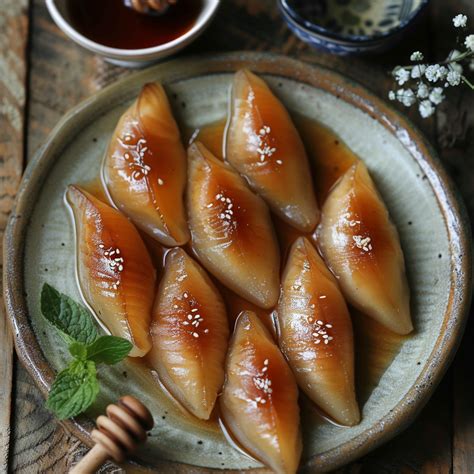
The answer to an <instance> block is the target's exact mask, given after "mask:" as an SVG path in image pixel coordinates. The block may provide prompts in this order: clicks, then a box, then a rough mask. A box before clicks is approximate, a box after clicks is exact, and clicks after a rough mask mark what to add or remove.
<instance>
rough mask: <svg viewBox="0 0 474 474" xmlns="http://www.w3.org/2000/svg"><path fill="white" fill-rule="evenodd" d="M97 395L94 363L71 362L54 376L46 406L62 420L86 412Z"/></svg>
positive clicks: (97, 386)
mask: <svg viewBox="0 0 474 474" xmlns="http://www.w3.org/2000/svg"><path fill="white" fill-rule="evenodd" d="M98 393H99V383H98V381H97V373H96V367H95V363H94V362H93V361H90V360H73V361H72V362H71V363H70V364H69V367H67V368H66V369H64V370H62V371H61V372H59V374H58V375H57V376H56V380H55V381H54V383H53V385H52V386H51V390H50V392H49V396H48V400H47V402H46V406H47V407H48V408H49V409H50V410H51V411H53V412H54V413H55V415H56V416H57V417H58V418H59V419H60V420H64V419H66V418H72V417H73V416H76V415H79V413H82V412H83V411H85V410H87V408H89V407H90V406H91V404H92V403H93V402H94V400H95V398H96V396H97V394H98Z"/></svg>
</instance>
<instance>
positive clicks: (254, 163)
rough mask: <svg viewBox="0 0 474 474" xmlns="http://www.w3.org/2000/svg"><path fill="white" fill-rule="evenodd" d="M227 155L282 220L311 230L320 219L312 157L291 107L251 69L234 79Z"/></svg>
mask: <svg viewBox="0 0 474 474" xmlns="http://www.w3.org/2000/svg"><path fill="white" fill-rule="evenodd" d="M231 101H232V102H231V105H232V109H231V116H230V122H229V126H228V131H227V137H226V160H228V161H229V163H230V164H231V165H232V166H233V167H234V168H236V169H237V170H238V171H239V173H241V174H242V175H244V176H245V177H246V178H247V179H248V181H249V183H250V186H251V187H252V188H253V189H254V190H255V191H256V192H257V193H258V194H260V195H261V196H262V197H263V199H265V201H266V202H267V204H268V205H269V206H270V208H271V209H272V210H273V211H274V212H275V213H276V214H277V215H278V216H279V217H281V218H282V219H283V220H285V221H286V222H288V223H289V224H291V225H292V226H294V227H296V228H297V229H299V230H301V231H303V232H310V231H311V230H313V229H314V227H315V226H316V224H317V222H318V220H319V210H318V206H317V203H316V198H315V194H314V190H313V183H312V179H311V173H310V168H309V164H308V159H307V156H306V152H305V149H304V145H303V142H302V141H301V138H300V136H299V134H298V131H297V130H296V128H295V126H294V124H293V122H292V120H291V118H290V116H289V114H288V112H287V110H286V109H285V107H284V106H283V104H282V103H281V102H280V101H279V100H278V99H277V98H276V97H275V95H273V93H272V92H271V90H270V89H269V87H268V86H267V84H266V83H265V82H264V81H263V80H262V79H260V78H259V77H257V76H256V75H255V74H252V73H251V72H250V71H247V70H241V71H238V72H237V73H236V75H235V78H234V84H233V89H232V99H231Z"/></svg>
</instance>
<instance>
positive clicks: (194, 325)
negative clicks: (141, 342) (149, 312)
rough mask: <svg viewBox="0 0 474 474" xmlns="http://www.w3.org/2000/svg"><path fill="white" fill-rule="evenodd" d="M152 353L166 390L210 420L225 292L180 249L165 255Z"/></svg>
mask: <svg viewBox="0 0 474 474" xmlns="http://www.w3.org/2000/svg"><path fill="white" fill-rule="evenodd" d="M151 335H152V339H153V347H152V349H151V351H150V353H149V355H148V360H149V361H151V363H152V366H153V368H154V369H155V370H156V371H157V372H158V375H159V377H160V379H161V382H162V383H163V384H164V385H165V386H166V388H167V389H168V391H169V392H170V393H171V394H172V395H173V396H174V397H175V398H176V399H177V400H178V401H179V402H180V403H181V404H182V405H183V406H184V407H186V408H187V409H188V410H189V411H190V412H191V413H193V414H194V415H195V416H197V417H198V418H201V419H204V420H207V419H208V418H209V416H210V414H211V412H212V410H213V408H214V404H215V402H216V398H217V394H218V393H219V391H220V390H221V388H222V384H223V383H224V361H225V356H226V352H227V344H228V339H229V322H228V320H227V315H226V308H225V305H224V301H223V300H222V297H221V295H220V294H219V292H218V290H217V288H216V287H215V286H214V284H213V283H212V281H211V279H210V278H209V276H208V275H207V274H206V272H205V271H204V270H203V269H202V268H201V266H200V265H199V264H198V263H197V262H196V261H195V260H193V259H192V258H191V257H189V256H188V255H187V254H186V252H185V251H184V250H182V249H180V248H175V249H173V250H172V251H171V252H169V253H168V254H167V255H166V264H165V271H164V275H163V277H162V279H161V282H160V286H159V289H158V294H157V297H156V301H155V306H154V309H153V320H152V324H151Z"/></svg>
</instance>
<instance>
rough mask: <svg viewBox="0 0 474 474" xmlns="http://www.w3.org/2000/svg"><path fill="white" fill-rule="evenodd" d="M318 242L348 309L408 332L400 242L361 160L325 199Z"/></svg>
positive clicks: (406, 292) (411, 327) (411, 326)
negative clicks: (352, 306) (353, 309)
mask: <svg viewBox="0 0 474 474" xmlns="http://www.w3.org/2000/svg"><path fill="white" fill-rule="evenodd" d="M318 243H319V246H320V248H321V251H322V253H323V256H324V259H325V260H326V263H327V264H328V265H329V268H330V269H331V270H332V271H333V273H334V274H335V275H336V277H337V278H338V281H339V284H340V286H341V289H342V292H343V293H344V296H345V297H346V298H347V300H348V301H349V302H350V303H351V304H352V305H354V306H355V307H356V308H358V309H359V310H360V311H362V312H363V313H365V314H367V315H368V316H370V317H372V318H374V319H375V320H377V321H378V322H380V323H381V324H383V325H384V326H386V327H387V328H388V329H390V330H392V331H394V332H396V333H398V334H408V333H409V332H411V331H412V329H413V325H412V322H411V317H410V292H409V289H408V283H407V279H406V276H405V262H404V258H403V252H402V248H401V246H400V239H399V237H398V233H397V229H396V228H395V226H394V225H393V223H392V222H391V220H390V216H389V214H388V211H387V208H386V207H385V204H384V203H383V201H382V198H381V197H380V195H379V193H378V192H377V189H376V188H375V185H374V183H373V181H372V179H371V177H370V176H369V172H368V171H367V168H366V167H365V165H364V164H363V163H362V162H360V163H358V164H356V165H354V166H352V167H351V168H350V169H349V170H348V171H347V172H346V173H345V174H344V176H343V177H342V178H341V179H340V181H339V182H338V183H337V184H336V185H335V186H334V188H333V189H332V191H331V193H330V194H329V196H328V198H327V199H326V202H325V204H324V207H323V209H322V214H321V224H320V226H319V228H318Z"/></svg>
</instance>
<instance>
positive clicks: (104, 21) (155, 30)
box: [67, 0, 203, 49]
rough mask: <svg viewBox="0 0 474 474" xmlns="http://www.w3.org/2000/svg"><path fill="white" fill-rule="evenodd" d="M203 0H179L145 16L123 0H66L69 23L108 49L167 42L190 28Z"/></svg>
mask: <svg viewBox="0 0 474 474" xmlns="http://www.w3.org/2000/svg"><path fill="white" fill-rule="evenodd" d="M202 9H203V0H181V1H179V2H177V3H176V4H175V5H171V6H170V7H169V8H168V10H167V11H166V13H164V14H163V15H159V16H158V15H144V14H141V13H137V12H136V11H134V10H132V9H131V8H128V7H126V6H125V5H124V2H123V0H68V1H67V12H68V15H69V19H70V22H71V25H72V26H73V27H74V28H75V29H76V30H77V31H79V33H81V34H82V35H84V36H85V37H87V38H89V39H90V40H92V41H95V42H96V43H99V44H102V45H104V46H109V47H111V48H119V49H143V48H151V47H153V46H159V45H161V44H165V43H169V42H170V41H173V40H175V39H176V38H179V37H180V36H182V35H184V34H185V33H186V32H187V31H189V30H190V29H191V28H192V27H193V26H194V24H195V22H196V20H197V18H198V16H199V14H200V13H201V11H202Z"/></svg>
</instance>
